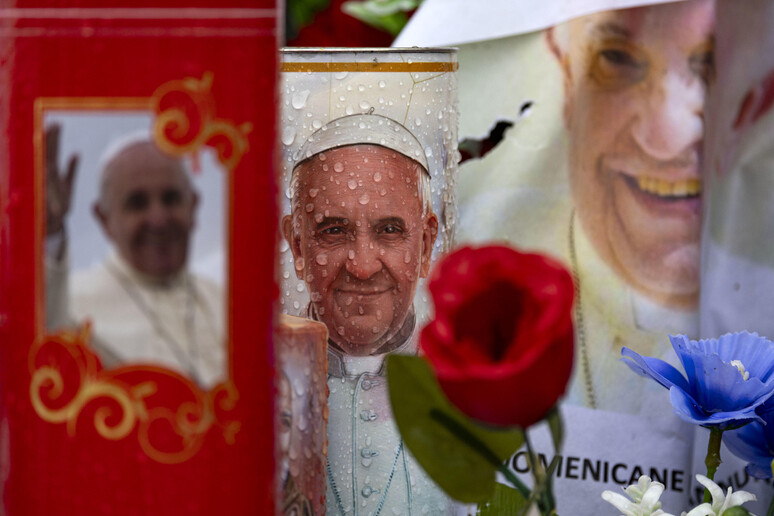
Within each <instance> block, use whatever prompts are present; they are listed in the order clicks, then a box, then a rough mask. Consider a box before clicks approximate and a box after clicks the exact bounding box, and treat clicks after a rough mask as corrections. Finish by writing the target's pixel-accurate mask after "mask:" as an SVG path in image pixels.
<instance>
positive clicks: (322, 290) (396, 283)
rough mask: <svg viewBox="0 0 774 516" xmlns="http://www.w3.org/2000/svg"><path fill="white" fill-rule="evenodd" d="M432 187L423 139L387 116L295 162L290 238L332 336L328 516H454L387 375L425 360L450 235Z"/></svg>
mask: <svg viewBox="0 0 774 516" xmlns="http://www.w3.org/2000/svg"><path fill="white" fill-rule="evenodd" d="M430 180H431V179H430V171H429V166H428V161H427V158H426V156H425V151H424V148H423V146H422V144H421V143H420V142H419V140H418V139H417V138H416V137H415V136H414V135H413V134H412V133H411V132H410V131H409V130H408V129H406V127H404V126H403V125H402V124H400V123H398V122H396V121H394V120H392V119H390V118H387V117H384V116H380V115H375V114H357V115H349V116H344V117H341V118H338V119H335V120H332V121H330V122H328V123H327V124H326V125H324V126H322V127H321V128H320V129H319V130H317V131H316V132H314V133H313V134H312V135H311V136H310V137H309V138H308V139H307V140H306V141H305V142H304V143H303V145H302V146H301V147H300V149H299V150H298V151H297V152H296V154H295V158H294V166H293V170H292V175H291V179H290V197H291V212H290V214H289V215H286V216H285V217H284V218H283V220H282V231H283V234H284V236H285V238H286V240H287V242H288V244H289V247H290V251H291V252H292V255H293V261H294V267H295V271H296V275H297V276H298V278H299V279H300V280H302V281H303V282H304V283H305V285H306V288H307V290H308V292H309V298H310V303H309V305H308V307H307V316H308V317H310V318H313V319H316V320H318V321H321V322H323V323H325V325H326V326H327V328H328V333H329V342H328V387H329V390H330V396H329V400H328V405H329V420H328V440H329V447H328V464H327V473H328V475H327V477H328V478H327V481H328V489H327V508H328V514H345V513H350V512H351V511H352V507H353V505H355V504H356V505H357V506H358V508H359V509H360V511H362V512H363V513H366V512H373V511H376V510H378V509H377V507H383V512H385V513H386V512H390V511H391V510H392V508H394V509H395V510H401V511H402V510H405V509H406V508H407V507H410V506H411V505H412V504H414V505H416V506H417V507H422V506H426V507H428V508H431V512H432V513H436V514H441V513H446V512H447V509H448V503H449V501H448V499H447V498H446V497H445V495H443V493H442V491H440V489H439V488H437V487H436V486H435V485H434V484H432V482H431V481H430V480H429V478H427V477H426V476H425V474H424V472H423V471H422V470H421V468H420V467H419V466H418V465H417V464H416V462H415V461H414V460H413V458H411V457H410V455H409V454H408V452H407V451H405V450H404V448H403V441H402V440H401V439H400V435H399V434H398V432H397V428H396V427H395V424H394V422H393V421H392V413H391V410H390V405H389V401H388V396H387V382H386V378H385V375H384V360H385V357H386V355H387V354H389V353H407V354H413V353H416V345H417V342H416V341H417V338H416V337H417V334H418V329H417V327H416V325H417V321H416V315H415V310H414V294H415V293H416V290H417V285H418V282H419V280H420V278H423V277H426V276H427V274H428V273H429V271H430V260H431V255H432V251H433V244H434V242H435V239H436V237H437V234H438V218H437V217H436V215H435V214H434V213H433V210H432V203H431V198H430V192H431V189H430ZM388 509H389V510H388Z"/></svg>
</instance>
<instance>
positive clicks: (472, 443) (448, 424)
mask: <svg viewBox="0 0 774 516" xmlns="http://www.w3.org/2000/svg"><path fill="white" fill-rule="evenodd" d="M430 417H431V418H432V419H434V420H435V421H437V422H438V423H440V424H441V425H443V426H444V427H445V428H446V429H447V430H448V431H449V432H451V433H452V434H454V436H455V437H456V438H457V439H459V440H460V441H461V442H463V443H465V444H466V445H467V446H469V447H470V448H471V449H473V451H475V452H476V453H478V454H479V455H481V457H483V458H484V460H486V461H487V462H489V464H491V465H492V466H494V467H495V468H496V469H497V471H499V472H500V473H502V474H503V476H504V477H505V478H506V479H508V481H509V482H510V483H511V484H513V487H515V488H516V489H518V490H519V492H520V493H521V495H522V496H523V497H524V498H525V499H528V498H529V496H530V492H529V489H528V488H527V486H525V485H524V483H523V482H522V481H521V480H519V479H518V477H516V475H514V474H513V472H511V470H510V469H508V468H507V467H505V466H504V465H503V462H502V461H501V460H500V459H499V457H497V455H496V454H495V453H494V452H493V451H492V450H491V449H490V448H489V446H487V445H486V443H484V442H483V441H482V440H481V439H479V438H478V437H476V436H475V435H474V434H473V433H471V432H470V431H469V430H468V429H467V428H465V427H464V426H462V425H461V424H459V423H458V422H457V421H455V420H454V418H452V417H451V416H449V415H448V414H445V413H444V412H442V411H440V410H437V409H431V410H430Z"/></svg>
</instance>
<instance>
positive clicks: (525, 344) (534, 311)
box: [420, 246, 574, 428]
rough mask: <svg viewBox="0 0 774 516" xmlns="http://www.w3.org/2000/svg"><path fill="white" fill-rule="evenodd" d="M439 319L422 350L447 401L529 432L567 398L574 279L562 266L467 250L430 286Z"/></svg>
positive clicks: (499, 250)
mask: <svg viewBox="0 0 774 516" xmlns="http://www.w3.org/2000/svg"><path fill="white" fill-rule="evenodd" d="M429 288H430V292H431V294H432V296H433V301H434V304H435V319H434V320H433V321H432V322H430V323H429V324H428V325H427V326H425V328H424V329H423V330H422V334H421V337H420V346H421V349H422V351H423V352H424V355H425V357H426V359H427V360H428V361H429V362H430V363H431V365H432V367H433V369H434V370H435V374H436V376H437V377H438V381H439V383H440V384H441V388H442V389H443V391H444V393H446V396H447V397H448V398H449V400H450V401H451V402H452V403H453V404H454V405H456V406H457V408H459V409H460V410H461V411H462V412H464V413H465V414H467V415H468V416H470V417H472V418H474V419H476V420H479V421H481V422H484V423H490V424H493V425H517V426H520V427H523V428H526V427H528V426H529V425H532V424H533V423H536V422H537V421H540V420H541V419H543V418H544V417H545V416H546V414H547V413H548V411H549V410H550V409H551V408H552V407H553V406H554V405H555V404H556V402H557V400H558V399H559V397H560V396H562V394H564V391H565V388H566V387H567V382H568V380H569V379H570V372H571V370H572V361H573V324H572V317H571V309H572V303H573V294H574V288H573V282H572V278H571V277H570V275H569V273H568V272H567V271H566V270H565V269H564V268H563V267H562V266H561V265H559V264H558V263H557V262H555V261H554V260H552V259H550V258H547V257H545V256H542V255H539V254H523V253H519V252H517V251H515V250H513V249H511V248H509V247H503V246H490V247H479V248H472V247H465V248H462V249H459V250H457V251H455V252H454V253H452V254H450V255H448V256H447V257H445V258H444V259H443V260H441V261H440V262H439V263H438V264H437V266H436V267H435V269H434V271H433V273H432V275H431V277H430V284H429Z"/></svg>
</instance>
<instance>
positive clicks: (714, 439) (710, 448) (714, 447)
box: [704, 428, 723, 503]
mask: <svg viewBox="0 0 774 516" xmlns="http://www.w3.org/2000/svg"><path fill="white" fill-rule="evenodd" d="M722 438H723V430H719V429H717V428H712V429H710V438H709V443H707V457H706V458H705V459H704V464H705V465H706V466H707V478H709V479H710V480H714V478H715V472H716V471H717V470H718V466H720V462H721V460H720V443H721V441H722ZM704 502H707V503H709V502H712V495H711V494H710V492H709V489H704Z"/></svg>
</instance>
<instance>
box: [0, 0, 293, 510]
mask: <svg viewBox="0 0 774 516" xmlns="http://www.w3.org/2000/svg"><path fill="white" fill-rule="evenodd" d="M128 3H129V2H125V6H124V7H122V6H121V5H120V3H117V4H115V7H118V8H119V9H118V10H115V9H111V8H104V7H103V6H104V2H101V1H99V0H88V1H87V0H84V1H81V2H79V5H78V8H61V7H59V3H58V2H54V1H53V0H52V1H50V2H36V3H33V2H20V4H21V5H18V6H17V7H13V8H2V9H0V127H1V128H2V130H3V131H2V134H3V135H7V136H5V137H4V139H3V142H2V144H0V145H2V149H1V150H0V389H2V398H0V410H1V411H2V413H1V414H0V416H1V417H2V419H0V464H1V465H0V492H2V496H3V498H2V501H3V504H4V507H5V509H6V512H7V514H10V515H16V514H25V515H28V514H30V515H31V514H127V515H128V514H165V513H173V514H178V513H180V514H216V513H231V514H272V513H273V512H274V511H275V498H276V496H275V485H274V482H275V481H274V444H273V433H274V422H273V421H274V418H273V402H272V398H273V392H274V387H273V353H272V349H271V338H270V335H271V329H272V317H273V308H274V306H273V305H274V300H275V298H276V286H275V284H274V277H273V276H274V275H273V268H274V260H275V245H276V230H275V228H276V227H277V220H276V218H277V215H276V186H275V181H274V162H273V160H274V156H275V154H274V151H275V133H276V131H275V124H276V119H275V113H274V111H275V105H276V99H277V93H276V69H277V63H276V60H277V58H276V47H277V45H276V31H277V20H278V17H277V11H276V8H275V3H274V2H273V1H272V0H254V1H232V2H230V5H231V6H233V7H234V8H236V9H225V8H223V4H221V3H217V4H216V3H215V2H214V1H205V0H199V1H198V2H194V3H193V4H194V5H197V6H199V7H202V8H207V9H204V10H202V9H182V8H181V7H182V6H183V5H185V6H186V7H187V6H190V5H191V4H192V3H191V2H182V1H180V2H167V3H166V4H165V5H164V4H161V5H160V4H159V2H156V1H152V0H147V1H142V2H131V4H132V5H131V6H126V4H128ZM138 4H140V5H143V4H144V5H146V6H149V7H151V8H149V9H137V8H135V7H136V6H137V5H138ZM215 6H217V7H218V9H210V8H212V7H215ZM208 73H211V77H212V83H211V88H210V89H209V94H210V95H211V98H212V101H213V105H214V109H215V116H216V117H217V118H218V119H219V120H225V121H228V122H231V123H232V124H233V126H235V127H237V126H242V124H244V123H247V124H249V125H250V126H251V130H250V132H249V133H247V135H246V143H247V145H248V148H247V151H246V152H245V153H244V155H243V156H242V157H241V160H239V162H238V164H236V166H234V168H233V169H232V170H231V171H230V172H227V173H229V174H230V175H231V178H230V179H231V188H230V190H231V204H230V213H229V219H230V233H231V239H230V255H229V261H230V264H231V274H230V277H229V283H228V287H229V288H228V290H229V299H228V309H229V314H230V317H229V327H230V338H229V346H230V371H231V376H230V380H231V383H230V384H229V385H228V387H229V388H233V390H234V392H236V393H238V398H235V403H234V406H233V407H230V406H229V409H230V410H229V411H228V412H229V413H228V418H227V419H228V421H229V422H231V423H236V424H237V427H234V426H232V427H231V432H230V433H229V432H225V431H224V430H223V428H222V427H218V426H217V425H213V426H211V427H210V428H209V430H208V431H207V432H206V433H205V434H204V435H203V436H202V441H201V443H200V447H199V448H197V449H196V450H195V453H193V454H191V456H190V457H182V458H183V459H184V460H178V461H171V463H165V462H163V461H160V460H157V459H155V458H154V457H153V456H150V455H149V454H148V453H147V452H146V449H145V448H143V446H142V445H141V441H140V436H139V435H138V429H137V427H134V428H133V429H132V430H131V432H129V434H128V436H127V437H124V438H121V439H118V440H111V439H106V438H104V436H103V435H101V434H100V433H99V432H98V431H96V430H95V424H94V422H93V421H94V416H95V415H96V412H97V408H98V407H91V406H90V405H87V406H86V408H84V410H83V412H82V413H81V414H80V416H79V417H78V418H77V421H75V422H74V423H72V424H71V425H66V424H58V423H52V422H48V421H45V420H44V419H43V418H41V417H40V415H39V413H38V412H37V411H36V410H35V409H34V408H33V404H32V402H31V398H32V396H31V380H32V373H33V372H35V371H36V367H39V366H40V363H43V364H47V363H55V364H60V363H65V362H66V359H69V360H72V354H71V355H68V357H69V358H67V357H66V358H62V357H61V356H58V355H57V354H56V352H51V353H48V351H46V350H48V347H51V346H54V347H56V346H57V345H59V346H60V347H59V351H60V352H61V349H62V347H61V344H62V343H61V342H60V341H61V338H62V337H61V336H60V337H56V338H47V337H45V332H44V330H43V328H42V323H41V321H42V317H43V304H42V299H43V289H42V286H41V285H42V261H41V256H42V254H41V249H42V234H43V230H44V228H43V224H44V220H43V219H44V217H43V212H42V207H43V206H44V204H43V198H42V195H43V191H44V189H43V188H42V186H43V185H42V181H41V180H40V179H41V174H40V170H39V169H40V166H39V163H38V164H37V166H36V159H38V160H39V159H40V147H41V145H40V144H41V138H42V130H41V127H40V113H41V111H40V110H41V108H43V109H45V107H46V106H50V105H52V104H51V102H53V101H52V99H60V100H62V99H64V100H63V101H64V103H65V104H67V99H71V100H72V101H74V102H86V103H88V102H90V101H89V100H88V99H91V101H94V100H95V99H102V100H105V101H106V102H107V104H108V105H111V106H117V105H118V104H119V103H120V101H119V100H118V99H127V98H130V99H151V98H153V94H154V92H157V91H158V89H159V88H160V87H161V86H162V85H164V84H169V83H170V82H171V81H179V80H181V79H185V78H189V77H190V78H193V79H196V80H201V79H202V78H203V77H205V76H206V75H207V74H208ZM84 99H87V100H84ZM80 337H81V335H79V334H73V335H69V336H64V338H65V340H66V341H67V339H68V338H69V339H71V340H69V341H67V342H69V343H70V344H72V343H73V342H75V343H76V344H77V341H78V339H79V338H80ZM57 339H59V340H57ZM66 344H67V343H66ZM47 346H48V347H47ZM68 349H71V348H68ZM72 349H75V348H72ZM78 349H80V348H78ZM36 350H37V352H38V354H36ZM41 350H43V351H41ZM40 353H42V354H40ZM87 355H88V353H86V354H85V355H84V356H85V357H86V358H83V357H81V358H83V363H88V364H90V366H89V367H92V366H93V367H96V369H94V370H92V372H93V373H94V374H96V375H98V376H99V378H100V379H101V380H105V379H106V378H107V379H109V380H110V381H111V382H116V383H117V384H119V385H120V386H122V387H123V388H125V389H127V390H131V389H132V388H133V387H136V386H137V385H140V384H142V383H143V382H145V381H148V380H149V379H151V380H154V381H156V382H157V385H158V387H159V388H158V392H157V394H155V396H154V398H153V406H154V407H162V408H164V407H168V408H169V409H170V410H175V409H176V408H177V407H178V406H179V405H180V404H181V403H183V401H185V400H187V399H188V398H190V396H191V395H193V396H194V397H196V396H199V395H201V396H207V393H201V392H198V389H196V388H195V387H194V386H193V385H192V384H190V382H187V380H185V379H183V378H182V377H179V376H178V375H175V374H173V373H169V372H166V371H163V370H160V369H158V368H155V369H154V368H152V367H148V368H140V367H135V368H122V370H120V371H119V370H116V371H105V370H101V367H100V366H98V365H94V364H93V363H92V362H91V358H89V357H88V356H87ZM41 361H42V362H41ZM39 362H40V363H39ZM68 374H69V373H68ZM65 378H68V376H67V375H65ZM107 403H113V405H111V407H112V408H113V410H115V409H116V407H117V405H116V404H115V402H114V401H113V402H111V401H110V400H108V402H107ZM102 404H103V405H104V404H105V403H104V402H103V403H102ZM233 430H236V432H235V433H234V432H233ZM227 433H228V434H229V435H228V436H227V435H226V434H227ZM231 434H233V435H231ZM231 437H233V439H232V438H231ZM229 441H230V442H229ZM167 462H170V461H167ZM6 465H8V467H6ZM0 512H3V511H1V510H0Z"/></svg>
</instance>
